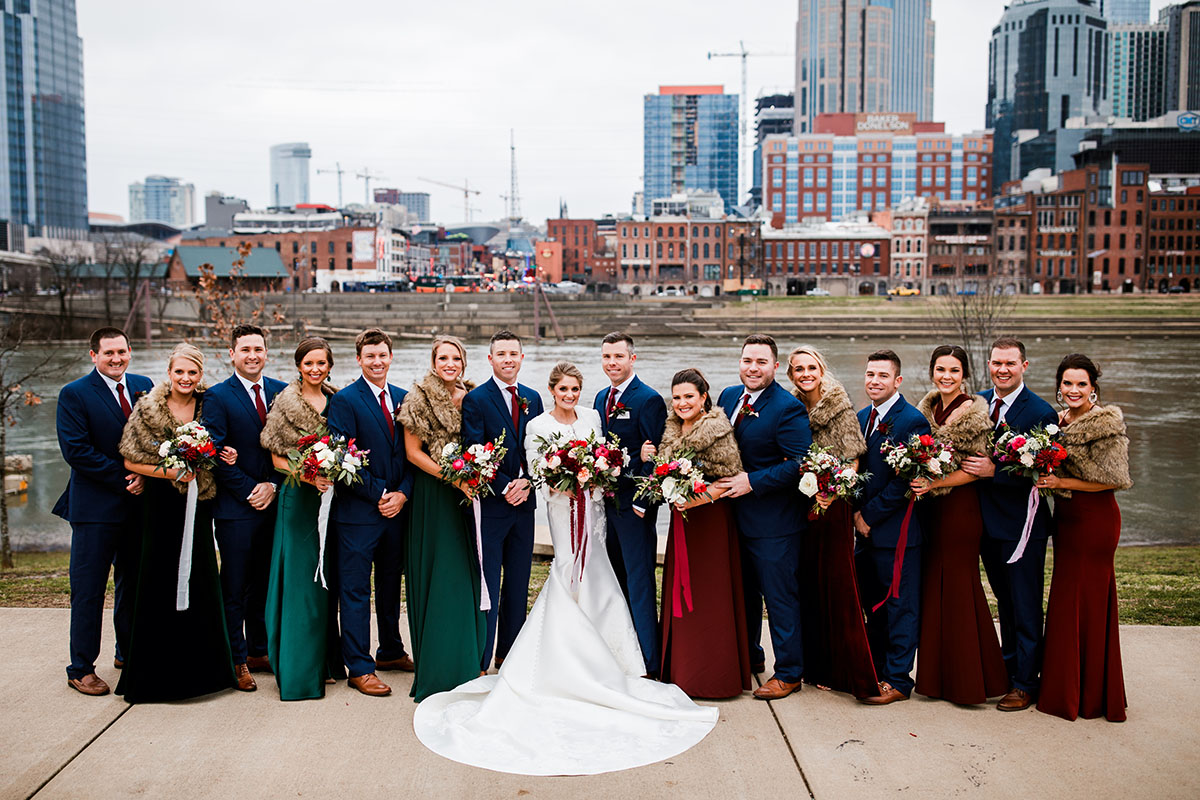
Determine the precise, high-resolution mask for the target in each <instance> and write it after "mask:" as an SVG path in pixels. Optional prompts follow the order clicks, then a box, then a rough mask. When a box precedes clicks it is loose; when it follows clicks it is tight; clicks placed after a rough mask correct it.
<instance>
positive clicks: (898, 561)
mask: <svg viewBox="0 0 1200 800" xmlns="http://www.w3.org/2000/svg"><path fill="white" fill-rule="evenodd" d="M916 502H917V498H916V497H910V498H908V508H907V509H905V511H904V521H903V522H901V523H900V538H899V540H897V541H896V557H895V559H894V560H893V561H892V585H891V586H889V587H888V590H887V594H885V595H884V596H883V599H882V600H880V601H879V602H878V603H876V604H875V605H874V606H873V607H872V608H871V611H872V612H875V611H878V610H879V609H880V607H881V606H882V605H883V604H884V603H886V602H887V601H888V599H889V598H892V597H894V598H896V599H897V600H899V599H900V572H901V569H902V568H903V567H904V548H906V547H908V523H909V521H910V520H911V519H912V512H913V504H914V503H916Z"/></svg>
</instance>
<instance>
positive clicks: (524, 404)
mask: <svg viewBox="0 0 1200 800" xmlns="http://www.w3.org/2000/svg"><path fill="white" fill-rule="evenodd" d="M517 406H518V407H519V408H520V409H521V413H522V414H524V415H525V416H527V417H528V416H529V398H528V397H522V396H521V395H517Z"/></svg>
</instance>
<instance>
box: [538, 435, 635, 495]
mask: <svg viewBox="0 0 1200 800" xmlns="http://www.w3.org/2000/svg"><path fill="white" fill-rule="evenodd" d="M535 441H536V443H537V446H538V448H537V457H536V458H535V459H534V460H533V463H532V464H531V465H530V471H531V472H532V478H533V483H534V485H536V486H539V487H541V486H545V487H548V488H550V489H554V490H555V491H559V492H565V493H566V494H572V495H574V494H578V493H579V492H581V491H585V492H588V491H593V490H596V491H599V492H601V493H602V494H603V495H604V496H605V497H612V496H613V495H614V494H615V493H616V489H617V479H618V478H619V477H620V476H621V470H622V469H624V468H625V466H626V465H627V464H628V463H629V454H628V453H626V452H625V449H624V448H622V447H621V440H620V439H619V438H618V437H617V436H615V435H610V436H609V438H608V439H604V438H600V439H597V438H596V435H595V433H588V435H587V437H586V438H582V439H579V438H576V439H572V438H569V437H567V436H566V435H564V434H562V433H556V434H553V435H551V436H549V437H546V436H539V437H537V439H536V440H535Z"/></svg>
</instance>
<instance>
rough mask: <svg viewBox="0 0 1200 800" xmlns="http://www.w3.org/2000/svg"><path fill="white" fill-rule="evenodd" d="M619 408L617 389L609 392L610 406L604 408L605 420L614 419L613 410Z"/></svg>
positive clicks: (613, 388)
mask: <svg viewBox="0 0 1200 800" xmlns="http://www.w3.org/2000/svg"><path fill="white" fill-rule="evenodd" d="M616 406H617V387H615V386H614V387H612V388H611V389H609V390H608V405H607V406H605V408H604V418H605V419H606V420H608V419H612V414H613V409H614V408H616Z"/></svg>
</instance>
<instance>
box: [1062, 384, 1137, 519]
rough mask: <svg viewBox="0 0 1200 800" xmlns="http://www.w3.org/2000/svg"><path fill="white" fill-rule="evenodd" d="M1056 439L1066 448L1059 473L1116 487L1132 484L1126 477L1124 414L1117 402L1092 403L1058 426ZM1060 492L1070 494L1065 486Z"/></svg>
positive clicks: (1127, 476)
mask: <svg viewBox="0 0 1200 800" xmlns="http://www.w3.org/2000/svg"><path fill="white" fill-rule="evenodd" d="M1058 441H1059V444H1061V445H1062V446H1063V447H1065V448H1067V460H1066V461H1064V462H1063V464H1062V467H1060V469H1061V470H1062V476H1063V477H1065V478H1078V479H1079V480H1081V481H1089V482H1091V483H1103V484H1106V485H1108V486H1115V487H1116V488H1118V489H1128V488H1129V487H1130V486H1133V481H1132V480H1131V479H1130V477H1129V437H1128V436H1127V435H1126V433H1125V415H1124V414H1122V413H1121V409H1120V408H1118V407H1117V406H1093V407H1092V410H1091V411H1089V412H1087V413H1086V414H1084V415H1083V416H1082V417H1080V418H1079V419H1077V420H1075V421H1074V422H1072V423H1071V424H1070V425H1067V426H1066V427H1064V428H1062V433H1061V434H1059V437H1058ZM1060 494H1062V496H1064V497H1070V496H1071V493H1070V492H1069V491H1065V490H1064V491H1062V492H1060Z"/></svg>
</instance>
